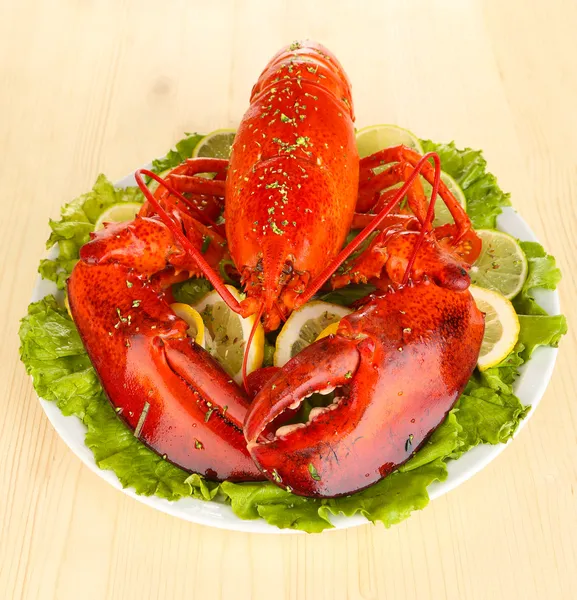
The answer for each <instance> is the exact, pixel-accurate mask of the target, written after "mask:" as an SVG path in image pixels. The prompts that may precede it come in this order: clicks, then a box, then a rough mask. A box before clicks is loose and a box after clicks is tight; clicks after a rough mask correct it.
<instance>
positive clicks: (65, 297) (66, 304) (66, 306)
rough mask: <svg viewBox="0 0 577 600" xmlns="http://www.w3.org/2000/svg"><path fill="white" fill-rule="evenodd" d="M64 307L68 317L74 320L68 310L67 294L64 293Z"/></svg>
mask: <svg viewBox="0 0 577 600" xmlns="http://www.w3.org/2000/svg"><path fill="white" fill-rule="evenodd" d="M64 307H65V308H66V310H67V312H68V315H69V316H70V318H71V319H72V320H73V321H74V317H73V316H72V313H71V312H70V302H68V294H66V296H64Z"/></svg>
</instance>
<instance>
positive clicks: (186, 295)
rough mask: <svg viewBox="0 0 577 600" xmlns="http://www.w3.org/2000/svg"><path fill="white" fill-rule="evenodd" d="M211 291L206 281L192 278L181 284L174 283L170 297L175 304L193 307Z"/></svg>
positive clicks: (210, 286)
mask: <svg viewBox="0 0 577 600" xmlns="http://www.w3.org/2000/svg"><path fill="white" fill-rule="evenodd" d="M211 290H212V285H211V284H210V282H209V281H208V280H207V279H200V278H199V277H193V278H192V279H188V280H187V281H183V282H182V283H175V284H174V285H173V286H172V295H173V296H174V299H175V300H176V301H177V302H183V303H184V304H192V305H194V304H197V303H198V302H199V301H200V300H201V299H202V297H203V296H206V294H208V292H210V291H211Z"/></svg>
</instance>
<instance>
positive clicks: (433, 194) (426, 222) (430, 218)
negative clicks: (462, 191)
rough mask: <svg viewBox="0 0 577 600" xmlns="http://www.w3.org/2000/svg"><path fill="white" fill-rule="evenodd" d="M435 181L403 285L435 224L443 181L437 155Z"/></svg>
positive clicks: (407, 279)
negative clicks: (436, 205)
mask: <svg viewBox="0 0 577 600" xmlns="http://www.w3.org/2000/svg"><path fill="white" fill-rule="evenodd" d="M435 157H436V159H435V179H434V181H433V190H432V191H431V198H430V200H429V208H428V210H427V216H426V217H425V220H424V221H423V225H422V227H421V233H420V235H419V237H418V238H417V241H416V242H415V247H414V248H413V252H412V254H411V256H410V258H409V262H408V263H407V268H406V269H405V274H404V275H403V281H402V285H406V284H407V282H408V281H409V277H410V276H411V269H412V268H413V264H414V263H415V259H416V258H417V254H418V252H419V250H420V248H421V246H422V245H423V242H424V240H425V235H427V230H428V229H429V226H430V225H431V223H432V222H433V219H434V218H435V202H436V200H437V193H438V191H439V182H440V181H441V161H440V160H439V156H438V155H437V154H435Z"/></svg>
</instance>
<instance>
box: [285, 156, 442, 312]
mask: <svg viewBox="0 0 577 600" xmlns="http://www.w3.org/2000/svg"><path fill="white" fill-rule="evenodd" d="M430 158H432V159H433V160H434V161H435V182H436V185H435V186H433V193H434V195H435V197H436V194H437V189H438V187H439V183H438V175H437V172H438V173H440V169H441V161H440V159H439V155H438V154H437V153H436V152H428V153H427V154H425V155H424V156H423V157H422V158H421V160H419V162H418V163H417V164H416V165H415V168H414V170H413V172H412V173H411V175H410V176H409V177H408V178H407V181H405V183H404V184H403V186H402V187H401V188H399V190H398V192H397V193H396V194H395V195H394V197H393V198H392V199H391V200H390V202H388V203H387V204H385V206H384V207H383V208H382V209H381V211H380V212H379V214H378V215H377V216H376V217H375V218H374V219H373V220H372V221H371V222H370V223H369V224H368V225H367V226H366V227H365V228H364V229H363V230H362V231H361V233H359V235H358V236H357V237H356V238H355V239H354V240H352V241H351V243H350V244H349V245H348V246H346V247H345V248H343V249H342V250H341V251H340V252H339V253H338V254H337V255H336V256H335V258H333V260H331V262H330V263H329V264H328V265H327V266H326V267H325V268H324V269H323V270H322V271H321V272H320V273H319V274H318V275H317V276H316V278H315V279H313V281H312V282H311V284H310V286H309V288H308V289H307V291H306V292H305V293H304V294H302V295H301V296H299V298H298V301H297V307H298V306H302V305H303V304H304V303H305V302H308V301H309V300H310V299H311V298H312V297H313V296H314V295H315V294H316V293H317V292H318V291H319V290H320V289H321V287H322V286H323V285H324V284H325V283H326V281H327V279H329V277H330V276H331V275H332V274H333V273H334V272H335V271H336V270H337V269H338V268H339V267H340V266H341V265H342V264H343V262H344V261H345V260H347V258H349V256H350V255H351V254H352V253H353V252H354V251H355V250H356V249H357V248H358V247H359V246H360V245H361V244H362V243H363V242H364V241H365V240H366V239H367V238H368V237H369V235H371V233H373V231H375V229H377V227H379V225H380V224H381V223H382V222H383V221H384V220H385V217H386V216H387V215H388V214H389V213H390V212H391V211H392V210H393V208H395V206H396V205H397V204H399V202H400V201H401V200H402V199H403V198H404V196H405V194H406V193H407V190H408V189H409V188H410V187H411V185H412V184H413V181H414V180H415V179H416V178H417V177H418V175H419V174H420V172H421V171H422V169H423V167H424V166H425V164H426V163H427V161H428V160H429V159H430ZM432 206H433V207H434V204H433V205H432ZM430 210H431V205H430V206H429V211H430ZM428 214H429V213H427V216H428Z"/></svg>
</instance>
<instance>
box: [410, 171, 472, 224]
mask: <svg viewBox="0 0 577 600" xmlns="http://www.w3.org/2000/svg"><path fill="white" fill-rule="evenodd" d="M441 180H442V181H443V183H444V184H445V185H446V186H447V187H448V188H449V191H450V192H452V194H453V196H455V198H456V200H457V202H458V203H459V204H460V205H461V206H462V207H463V209H464V210H467V199H466V198H465V193H464V192H463V190H462V189H461V186H460V185H459V184H458V183H457V182H456V181H455V180H454V179H453V178H452V177H451V176H450V175H449V174H448V173H445V171H441ZM421 182H422V184H423V191H424V192H425V196H426V197H427V198H430V197H431V192H432V191H433V186H432V185H429V182H428V181H425V179H423V178H422V177H421ZM454 222H455V220H454V219H453V215H451V213H450V212H449V209H448V208H447V205H446V204H445V203H444V202H443V201H442V200H441V197H440V196H439V195H438V194H437V199H436V200H435V219H434V221H433V226H434V227H439V226H440V225H446V224H447V223H454Z"/></svg>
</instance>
